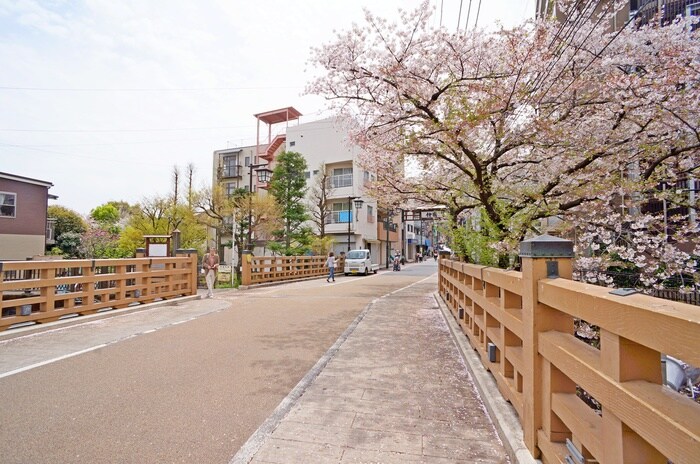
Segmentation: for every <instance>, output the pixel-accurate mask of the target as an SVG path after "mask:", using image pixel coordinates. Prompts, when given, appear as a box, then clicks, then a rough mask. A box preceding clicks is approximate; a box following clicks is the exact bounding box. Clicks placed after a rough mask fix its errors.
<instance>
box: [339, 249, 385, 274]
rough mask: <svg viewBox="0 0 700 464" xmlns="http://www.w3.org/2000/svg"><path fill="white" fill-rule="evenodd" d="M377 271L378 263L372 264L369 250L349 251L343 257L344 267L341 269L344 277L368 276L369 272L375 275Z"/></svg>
mask: <svg viewBox="0 0 700 464" xmlns="http://www.w3.org/2000/svg"><path fill="white" fill-rule="evenodd" d="M378 270H379V263H373V262H372V255H371V253H370V252H369V250H351V251H348V254H346V255H345V267H344V268H343V272H344V273H345V275H349V274H364V275H368V274H369V273H370V271H372V272H374V273H375V274H376V273H377V271H378Z"/></svg>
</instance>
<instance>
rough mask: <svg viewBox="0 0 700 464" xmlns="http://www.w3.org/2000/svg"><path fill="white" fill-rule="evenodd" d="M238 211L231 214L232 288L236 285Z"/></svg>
mask: <svg viewBox="0 0 700 464" xmlns="http://www.w3.org/2000/svg"><path fill="white" fill-rule="evenodd" d="M236 264H237V263H236V211H235V210H234V211H232V212H231V286H232V287H233V285H234V284H235V283H236Z"/></svg>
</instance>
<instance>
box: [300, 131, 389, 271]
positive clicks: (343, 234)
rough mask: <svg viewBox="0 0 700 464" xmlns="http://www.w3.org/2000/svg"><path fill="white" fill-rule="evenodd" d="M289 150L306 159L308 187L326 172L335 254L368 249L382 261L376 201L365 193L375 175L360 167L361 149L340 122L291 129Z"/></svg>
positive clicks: (328, 226)
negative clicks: (322, 170) (352, 140)
mask: <svg viewBox="0 0 700 464" xmlns="http://www.w3.org/2000/svg"><path fill="white" fill-rule="evenodd" d="M286 149H287V150H288V151H295V152H298V153H301V154H302V155H303V156H304V158H305V159H306V164H307V168H308V171H307V172H306V173H305V176H306V179H307V184H308V185H309V186H311V185H312V183H313V182H314V181H315V179H317V178H318V176H320V175H322V172H321V169H325V173H326V175H327V177H328V181H327V205H326V206H327V209H328V211H329V214H328V216H327V217H326V219H325V234H326V235H327V236H330V237H333V239H334V245H333V251H334V252H335V253H336V254H339V253H340V252H346V251H348V250H354V249H369V250H370V252H372V254H373V255H375V256H376V258H377V262H380V261H379V257H380V252H381V249H382V247H381V243H380V239H379V238H378V229H379V227H378V222H379V221H378V217H379V216H378V214H379V212H378V211H377V201H376V200H374V199H372V198H370V197H369V196H368V195H367V193H366V184H367V183H369V182H371V181H372V179H373V177H374V174H373V173H371V172H369V171H366V170H364V169H362V167H360V165H359V163H358V156H359V154H360V148H359V147H358V146H356V145H353V144H352V143H351V142H350V140H349V139H348V133H347V131H346V130H345V129H344V128H343V127H342V125H341V123H340V121H339V120H338V119H336V118H328V119H322V120H319V121H313V122H308V123H305V124H299V125H297V126H294V127H289V128H288V129H287V137H286ZM316 232H318V231H316Z"/></svg>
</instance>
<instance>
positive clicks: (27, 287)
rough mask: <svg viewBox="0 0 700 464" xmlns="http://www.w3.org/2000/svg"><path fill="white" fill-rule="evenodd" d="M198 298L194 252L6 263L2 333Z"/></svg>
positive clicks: (1, 283) (1, 276) (0, 278)
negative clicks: (17, 326) (74, 316)
mask: <svg viewBox="0 0 700 464" xmlns="http://www.w3.org/2000/svg"><path fill="white" fill-rule="evenodd" d="M196 293H197V254H196V253H194V252H185V253H183V254H178V256H177V257H174V258H133V259H95V260H89V259H86V260H56V261H5V262H0V311H1V313H2V315H1V316H0V330H4V329H7V328H8V327H10V326H11V325H14V324H18V323H22V322H37V323H45V322H51V321H55V320H57V319H59V318H61V317H62V316H65V315H68V314H78V315H85V314H91V313H94V312H97V311H99V310H104V309H108V308H110V309H117V308H124V307H127V306H129V305H131V304H134V303H150V302H152V301H154V300H156V299H167V298H172V297H177V296H185V295H195V294H196Z"/></svg>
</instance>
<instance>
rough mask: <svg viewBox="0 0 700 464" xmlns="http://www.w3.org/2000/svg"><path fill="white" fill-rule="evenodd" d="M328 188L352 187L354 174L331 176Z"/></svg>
mask: <svg viewBox="0 0 700 464" xmlns="http://www.w3.org/2000/svg"><path fill="white" fill-rule="evenodd" d="M328 187H330V188H332V189H338V188H343V187H352V174H341V175H338V176H330V177H329V178H328Z"/></svg>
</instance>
